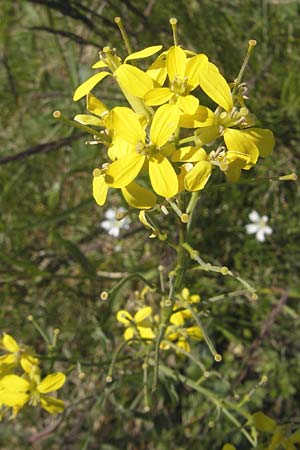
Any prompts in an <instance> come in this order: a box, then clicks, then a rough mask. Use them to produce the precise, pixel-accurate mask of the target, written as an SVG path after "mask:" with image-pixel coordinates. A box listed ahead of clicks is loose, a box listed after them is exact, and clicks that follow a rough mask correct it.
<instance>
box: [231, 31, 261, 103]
mask: <svg viewBox="0 0 300 450" xmlns="http://www.w3.org/2000/svg"><path fill="white" fill-rule="evenodd" d="M255 46H256V41H255V40H254V39H251V40H250V41H249V43H248V50H247V54H246V56H245V59H244V61H243V64H242V66H241V68H240V71H239V74H238V76H237V78H236V80H235V83H234V88H233V90H232V97H234V95H235V94H236V93H237V90H238V87H239V85H240V83H241V81H242V78H243V75H244V72H245V69H246V67H247V64H248V62H249V59H250V57H251V55H252V53H253V50H254V47H255Z"/></svg>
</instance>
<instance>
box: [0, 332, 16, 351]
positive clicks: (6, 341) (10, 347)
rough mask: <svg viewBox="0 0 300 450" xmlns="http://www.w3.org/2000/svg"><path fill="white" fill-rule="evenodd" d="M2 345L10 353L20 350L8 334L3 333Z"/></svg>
mask: <svg viewBox="0 0 300 450" xmlns="http://www.w3.org/2000/svg"><path fill="white" fill-rule="evenodd" d="M2 345H3V347H4V348H5V350H7V351H8V352H10V353H17V352H18V351H19V350H20V347H19V345H18V343H17V342H16V341H15V340H14V338H13V337H12V336H11V335H10V334H6V333H5V334H4V336H3V338H2Z"/></svg>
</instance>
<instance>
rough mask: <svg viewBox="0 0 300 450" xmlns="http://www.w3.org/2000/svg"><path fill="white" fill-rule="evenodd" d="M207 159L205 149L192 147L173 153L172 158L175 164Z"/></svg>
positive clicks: (182, 148)
mask: <svg viewBox="0 0 300 450" xmlns="http://www.w3.org/2000/svg"><path fill="white" fill-rule="evenodd" d="M206 159H207V154H206V151H205V150H204V148H196V147H193V146H192V145H188V146H187V147H181V148H179V149H178V150H176V151H175V152H174V153H173V155H172V158H171V160H172V161H173V162H197V161H205V160H206Z"/></svg>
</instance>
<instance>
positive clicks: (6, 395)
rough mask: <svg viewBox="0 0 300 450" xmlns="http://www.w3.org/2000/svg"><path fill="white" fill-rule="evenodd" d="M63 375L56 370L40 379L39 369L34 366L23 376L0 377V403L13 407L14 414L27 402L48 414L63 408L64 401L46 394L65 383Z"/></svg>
mask: <svg viewBox="0 0 300 450" xmlns="http://www.w3.org/2000/svg"><path fill="white" fill-rule="evenodd" d="M65 379H66V377H65V375H64V374H63V373H61V372H56V373H53V374H50V375H47V376H46V377H45V378H44V379H43V380H40V375H39V370H38V369H37V368H36V369H35V370H32V371H31V372H30V373H26V374H25V376H24V377H20V376H18V375H14V374H10V375H6V376H4V377H3V378H1V379H0V405H4V406H6V407H9V408H13V413H14V416H16V414H17V413H18V412H19V410H20V409H21V408H23V407H24V406H25V405H26V404H27V403H28V404H31V405H33V406H39V405H40V406H41V407H42V408H43V409H45V410H46V411H47V412H49V413H50V414H56V413H60V412H62V411H63V410H64V402H63V401H62V400H59V399H57V398H54V397H49V396H48V395H47V394H48V393H50V392H54V391H57V390H58V389H60V388H61V387H62V386H63V384H64V383H65Z"/></svg>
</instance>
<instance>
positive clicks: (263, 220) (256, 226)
mask: <svg viewBox="0 0 300 450" xmlns="http://www.w3.org/2000/svg"><path fill="white" fill-rule="evenodd" d="M249 219H250V220H251V222H253V223H249V224H248V225H246V231H247V233H248V234H255V237H256V239H257V240H258V241H259V242H264V241H265V239H266V238H265V235H266V234H272V228H271V227H269V226H268V225H267V222H268V220H269V219H268V217H267V216H261V217H260V215H259V214H258V212H257V211H252V212H251V213H250V214H249Z"/></svg>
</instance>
